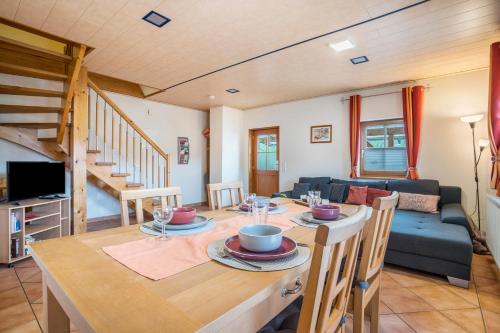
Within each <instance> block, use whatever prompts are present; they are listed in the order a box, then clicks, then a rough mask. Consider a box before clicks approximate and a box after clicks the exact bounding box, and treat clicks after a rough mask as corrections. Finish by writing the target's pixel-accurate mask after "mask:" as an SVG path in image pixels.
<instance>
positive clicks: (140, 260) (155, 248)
mask: <svg viewBox="0 0 500 333" xmlns="http://www.w3.org/2000/svg"><path fill="white" fill-rule="evenodd" d="M287 208H288V211H287V212H285V213H283V214H276V215H269V216H268V218H267V223H268V224H272V225H275V226H278V227H280V228H281V229H283V230H288V229H291V228H293V227H294V226H297V225H296V224H295V223H293V222H292V221H290V217H291V216H293V215H295V214H297V213H299V212H301V211H306V210H307V209H308V208H307V207H303V206H299V205H295V204H289V205H287ZM252 223H253V218H252V217H249V216H246V215H239V216H235V217H232V218H228V219H226V220H223V221H220V222H217V223H216V226H215V228H214V229H212V230H209V231H206V232H203V233H200V234H197V235H191V236H173V237H172V236H171V237H170V238H169V239H168V240H167V241H162V240H160V239H159V238H158V237H148V238H145V239H141V240H137V241H132V242H127V243H123V244H119V245H113V246H107V247H103V251H104V252H105V253H107V254H108V255H110V256H111V257H113V258H114V259H115V260H117V261H118V262H120V263H121V264H123V265H125V266H127V267H128V268H130V269H132V270H134V271H135V272H137V273H139V274H141V275H143V276H145V277H147V278H150V279H152V280H160V279H163V278H166V277H168V276H171V275H174V274H177V273H179V272H182V271H185V270H187V269H190V268H192V267H195V266H198V265H201V264H203V263H206V262H208V261H210V260H211V259H210V258H209V257H208V255H207V247H208V245H209V244H210V243H212V242H214V241H216V240H219V239H225V238H227V237H230V236H233V235H236V234H238V230H239V229H240V228H241V227H242V226H244V225H247V224H252Z"/></svg>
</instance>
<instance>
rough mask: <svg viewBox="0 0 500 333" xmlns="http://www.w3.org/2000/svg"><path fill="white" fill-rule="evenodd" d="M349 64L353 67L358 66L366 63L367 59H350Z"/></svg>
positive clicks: (363, 57)
mask: <svg viewBox="0 0 500 333" xmlns="http://www.w3.org/2000/svg"><path fill="white" fill-rule="evenodd" d="M351 62H352V64H353V65H359V64H362V63H364V62H368V58H367V57H366V56H361V57H356V58H351Z"/></svg>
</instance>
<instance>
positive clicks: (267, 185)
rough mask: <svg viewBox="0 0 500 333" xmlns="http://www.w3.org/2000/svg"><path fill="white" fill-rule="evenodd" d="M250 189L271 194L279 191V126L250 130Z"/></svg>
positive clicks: (265, 194)
mask: <svg viewBox="0 0 500 333" xmlns="http://www.w3.org/2000/svg"><path fill="white" fill-rule="evenodd" d="M250 142H251V149H250V150H251V155H252V156H251V173H250V179H251V181H250V184H251V187H250V191H251V192H254V193H257V195H263V196H271V194H273V193H275V192H278V191H279V128H278V127H273V128H263V129H254V130H251V131H250Z"/></svg>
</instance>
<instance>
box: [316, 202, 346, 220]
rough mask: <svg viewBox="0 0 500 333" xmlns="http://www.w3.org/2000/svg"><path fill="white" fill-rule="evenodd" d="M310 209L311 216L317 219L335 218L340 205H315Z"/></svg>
mask: <svg viewBox="0 0 500 333" xmlns="http://www.w3.org/2000/svg"><path fill="white" fill-rule="evenodd" d="M311 210H312V216H313V217H314V218H315V219H318V220H335V219H337V218H338V217H339V214H340V207H339V206H334V205H316V206H313V207H312V208H311Z"/></svg>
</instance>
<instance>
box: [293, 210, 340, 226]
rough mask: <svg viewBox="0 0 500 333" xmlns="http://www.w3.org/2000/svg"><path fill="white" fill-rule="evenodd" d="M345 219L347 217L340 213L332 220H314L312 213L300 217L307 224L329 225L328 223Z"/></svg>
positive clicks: (304, 213)
mask: <svg viewBox="0 0 500 333" xmlns="http://www.w3.org/2000/svg"><path fill="white" fill-rule="evenodd" d="M346 217H347V215H345V214H342V213H340V214H339V216H338V217H337V218H336V219H334V220H318V219H315V218H314V217H313V215H312V212H303V213H302V215H301V219H302V220H304V221H306V222H309V223H316V224H325V223H330V222H334V221H338V220H342V219H345V218H346Z"/></svg>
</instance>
